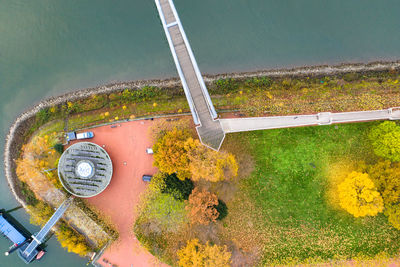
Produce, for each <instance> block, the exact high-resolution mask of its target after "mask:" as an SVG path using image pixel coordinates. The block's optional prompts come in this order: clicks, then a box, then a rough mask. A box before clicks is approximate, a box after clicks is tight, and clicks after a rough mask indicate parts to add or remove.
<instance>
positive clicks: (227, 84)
mask: <svg viewBox="0 0 400 267" xmlns="http://www.w3.org/2000/svg"><path fill="white" fill-rule="evenodd" d="M215 85H216V87H217V92H218V93H219V94H225V93H229V92H231V91H234V90H236V89H237V88H238V86H239V83H238V82H237V81H235V80H234V79H232V78H227V79H219V80H217V81H216V82H215Z"/></svg>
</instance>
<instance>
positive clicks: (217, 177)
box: [185, 138, 239, 182]
mask: <svg viewBox="0 0 400 267" xmlns="http://www.w3.org/2000/svg"><path fill="white" fill-rule="evenodd" d="M185 145H186V150H187V151H188V158H189V170H190V173H191V174H192V180H193V181H198V180H200V179H204V180H207V181H210V182H219V181H223V180H225V179H230V178H233V177H235V176H237V173H238V169H239V167H238V164H237V162H236V159H235V157H234V156H233V155H232V154H230V153H226V152H217V151H215V150H212V149H210V148H207V147H206V146H204V145H202V144H201V143H200V142H199V140H197V139H196V140H194V139H192V138H189V139H188V140H187V141H186V144H185Z"/></svg>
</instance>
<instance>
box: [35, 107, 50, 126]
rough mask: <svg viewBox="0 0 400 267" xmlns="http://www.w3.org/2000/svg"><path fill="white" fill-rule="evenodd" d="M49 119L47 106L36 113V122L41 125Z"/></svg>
mask: <svg viewBox="0 0 400 267" xmlns="http://www.w3.org/2000/svg"><path fill="white" fill-rule="evenodd" d="M49 119H50V113H49V108H42V109H41V110H39V111H38V112H37V113H36V122H37V123H38V124H39V125H43V124H45V123H46V122H48V121H49Z"/></svg>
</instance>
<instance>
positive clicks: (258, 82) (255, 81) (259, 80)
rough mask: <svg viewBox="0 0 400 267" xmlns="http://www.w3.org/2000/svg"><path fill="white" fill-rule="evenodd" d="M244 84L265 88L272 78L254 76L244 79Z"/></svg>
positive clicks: (270, 83)
mask: <svg viewBox="0 0 400 267" xmlns="http://www.w3.org/2000/svg"><path fill="white" fill-rule="evenodd" d="M246 85H249V86H256V87H264V88H265V87H270V86H271V85H272V80H271V79H269V78H268V77H254V78H252V79H248V80H246Z"/></svg>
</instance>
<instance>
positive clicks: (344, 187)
mask: <svg viewBox="0 0 400 267" xmlns="http://www.w3.org/2000/svg"><path fill="white" fill-rule="evenodd" d="M338 193H339V200H340V206H341V207H342V208H343V209H345V210H346V211H348V212H349V213H350V214H352V215H354V217H363V216H375V215H377V214H378V213H379V212H382V211H383V200H382V197H381V195H380V194H379V192H378V191H377V190H376V188H375V185H374V182H373V181H372V180H371V179H370V178H369V175H368V174H367V173H360V172H355V171H353V172H351V173H350V174H349V175H348V176H347V178H346V179H345V180H344V181H343V182H342V183H340V184H339V186H338Z"/></svg>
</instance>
